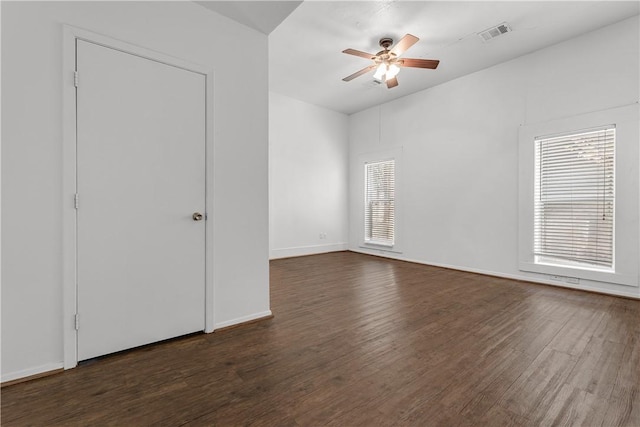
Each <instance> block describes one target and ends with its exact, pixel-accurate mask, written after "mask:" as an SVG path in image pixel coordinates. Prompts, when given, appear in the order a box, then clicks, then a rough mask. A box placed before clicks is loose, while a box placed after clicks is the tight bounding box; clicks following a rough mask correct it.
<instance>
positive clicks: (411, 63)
mask: <svg viewBox="0 0 640 427" xmlns="http://www.w3.org/2000/svg"><path fill="white" fill-rule="evenodd" d="M439 63H440V61H438V60H437V59H416V58H404V59H401V60H399V61H398V65H400V66H401V67H415V68H431V69H433V70H435V69H436V68H438V64H439Z"/></svg>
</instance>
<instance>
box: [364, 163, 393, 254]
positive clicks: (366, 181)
mask: <svg viewBox="0 0 640 427" xmlns="http://www.w3.org/2000/svg"><path fill="white" fill-rule="evenodd" d="M390 162H393V195H392V197H391V198H386V199H375V200H372V199H370V198H369V193H370V191H369V180H370V176H369V167H370V166H371V165H376V164H383V163H390ZM395 175H396V160H395V159H386V160H377V161H372V162H365V164H364V220H363V221H364V241H365V243H366V244H367V245H375V246H384V247H388V248H393V246H394V245H395V232H396V221H395V211H396V209H395V198H396V197H395V192H396V191H395V187H396V186H395ZM381 200H384V202H387V203H389V202H391V203H392V204H393V224H392V227H391V230H392V234H393V238H392V241H391V243H388V242H385V241H382V240H375V239H373V238H369V236H368V233H367V222H368V221H367V217H369V216H371V215H372V212H371V207H370V205H371V203H373V202H380V201H381ZM370 227H371V228H372V229H371V230H370V232H371V234H373V225H371V226H370Z"/></svg>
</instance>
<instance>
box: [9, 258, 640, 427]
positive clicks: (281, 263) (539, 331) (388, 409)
mask: <svg viewBox="0 0 640 427" xmlns="http://www.w3.org/2000/svg"><path fill="white" fill-rule="evenodd" d="M271 302H272V311H273V312H274V314H275V317H274V318H272V319H269V320H264V321H262V322H258V323H253V324H249V325H245V326H243V327H241V328H232V329H228V330H226V331H224V332H223V333H213V334H195V335H191V336H187V337H183V338H180V339H175V340H170V341H167V342H164V343H159V344H153V345H149V346H145V347H141V348H138V349H134V350H131V351H126V352H122V353H118V354H115V355H112V356H107V357H103V358H98V359H94V360H92V361H88V362H86V363H82V364H81V365H80V366H79V367H78V368H76V369H72V370H69V371H65V372H63V373H61V374H59V375H55V376H51V377H47V378H42V379H38V380H35V381H30V382H25V383H22V384H16V385H13V386H9V387H5V388H3V389H2V423H3V425H8V426H13V425H16V426H20V425H171V426H173V425H183V424H193V425H266V426H271V425H278V426H310V425H327V426H359V425H363V426H365V425H366V426H371V425H383V426H384V425H407V426H413V425H443V426H450V425H459V426H476V425H513V426H521V425H606V426H607V427H609V426H635V427H637V426H639V425H640V420H638V416H639V411H640V409H639V408H640V402H639V401H638V399H640V391H639V390H638V384H639V383H640V376H639V375H640V374H639V369H640V367H639V366H640V339H639V338H638V336H639V332H640V329H639V326H638V325H639V323H640V322H638V318H640V302H639V301H633V300H625V299H620V298H615V297H610V296H603V295H597V294H591V293H586V292H579V291H574V290H567V289H560V288H554V287H547V286H539V285H535V284H529V283H525V282H519V281H512V280H508V279H503V278H496V277H489V276H483V275H478V274H473V273H467V272H458V271H454V270H449V269H442V268H436V267H429V266H424V265H418V264H412V263H408V262H401V261H394V260H389V259H384V258H377V257H373V256H368V255H362V254H355V253H351V252H340V253H330V254H323V255H314V256H306V257H300V258H288V259H281V260H275V261H272V262H271Z"/></svg>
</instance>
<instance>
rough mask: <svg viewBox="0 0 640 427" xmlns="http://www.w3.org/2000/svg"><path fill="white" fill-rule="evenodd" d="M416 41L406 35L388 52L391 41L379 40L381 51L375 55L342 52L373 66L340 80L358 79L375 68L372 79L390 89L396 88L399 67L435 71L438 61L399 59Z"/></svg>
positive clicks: (355, 51) (351, 51)
mask: <svg viewBox="0 0 640 427" xmlns="http://www.w3.org/2000/svg"><path fill="white" fill-rule="evenodd" d="M418 40H420V39H419V38H417V37H416V36H412V35H411V34H407V35H405V36H404V37H403V38H401V39H400V41H399V42H398V43H396V45H395V46H393V48H391V50H389V47H390V46H391V45H392V44H393V39H390V38H388V37H384V38H381V39H380V46H381V47H382V49H383V50H381V51H380V52H378V53H376V54H375V55H374V54H371V53H367V52H362V51H360V50H356V49H345V50H343V51H342V53H347V54H349V55H355V56H359V57H361V58H366V59H370V60H372V61H373V64H371V65H369V66H368V67H365V68H363V69H362V70H360V71H357V72H355V73H353V74H351V75H350V76H347V77H345V78H344V79H342V80H344V81H345V82H348V81H351V80H353V79H355V78H356V77H360V76H361V75H363V74H366V73H368V72H369V71H371V70H373V69H374V68H376V72H375V74H374V75H373V78H374V79H375V80H376V81H377V82H379V83H383V82H384V83H386V84H387V87H388V88H389V89H391V88H392V87H396V86H398V79H397V78H396V76H397V75H398V72H399V71H400V67H414V68H430V69H436V68H437V67H438V64H439V63H440V61H438V60H436V59H415V58H400V55H402V54H403V53H404V52H405V51H406V50H407V49H409V48H410V47H411V46H413V45H414V44H416V42H417V41H418Z"/></svg>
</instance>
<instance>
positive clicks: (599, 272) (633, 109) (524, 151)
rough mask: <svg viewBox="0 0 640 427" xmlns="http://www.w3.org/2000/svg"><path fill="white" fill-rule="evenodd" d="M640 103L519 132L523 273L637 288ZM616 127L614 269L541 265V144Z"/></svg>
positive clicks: (564, 119) (523, 128) (520, 248)
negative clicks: (537, 227) (537, 194)
mask: <svg viewBox="0 0 640 427" xmlns="http://www.w3.org/2000/svg"><path fill="white" fill-rule="evenodd" d="M638 111H639V110H638V104H632V105H628V106H624V107H618V108H612V109H608V110H603V111H598V112H593V113H586V114H581V115H578V116H574V117H569V118H563V119H558V120H552V121H548V122H543V123H538V124H531V125H522V126H520V130H519V150H518V157H519V159H518V163H519V191H518V195H519V197H518V199H519V200H518V204H519V225H518V240H519V242H518V267H519V269H520V270H521V271H526V272H533V273H541V274H548V275H560V276H567V277H573V278H577V279H585V280H592V281H597V282H606V283H613V284H618V285H625V286H634V287H637V286H638V264H639V263H638V261H639V258H640V257H639V252H640V247H639V242H638V240H639V236H640V233H639V229H638V220H637V219H638V213H639V183H638V181H639V177H640V174H639V172H638V159H639V157H640V155H639V148H638V145H639V144H638V141H639V136H640V131H639V130H638V123H639V114H638ZM609 125H614V126H615V127H616V142H615V158H614V188H615V196H614V203H615V205H614V229H613V230H614V231H613V239H614V243H613V245H614V247H613V253H614V256H615V262H614V265H613V267H612V268H611V269H600V268H589V267H585V266H576V265H560V264H548V263H545V262H539V261H538V262H537V261H536V255H535V254H534V213H535V212H534V190H535V170H534V164H535V147H536V143H535V141H536V139H539V138H544V137H548V136H554V135H562V134H567V133H574V132H575V133H578V132H580V131H582V130H588V129H593V128H600V127H606V126H609Z"/></svg>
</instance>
